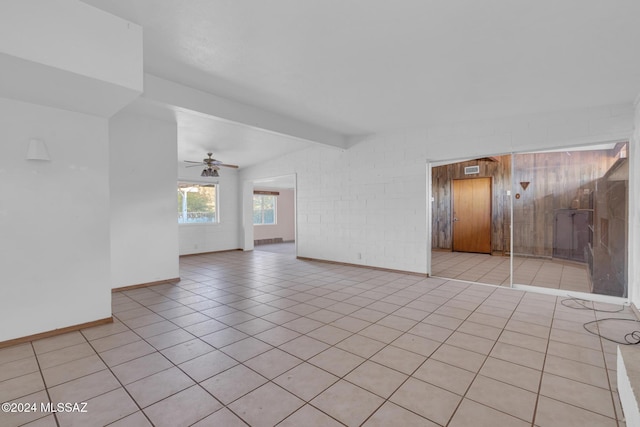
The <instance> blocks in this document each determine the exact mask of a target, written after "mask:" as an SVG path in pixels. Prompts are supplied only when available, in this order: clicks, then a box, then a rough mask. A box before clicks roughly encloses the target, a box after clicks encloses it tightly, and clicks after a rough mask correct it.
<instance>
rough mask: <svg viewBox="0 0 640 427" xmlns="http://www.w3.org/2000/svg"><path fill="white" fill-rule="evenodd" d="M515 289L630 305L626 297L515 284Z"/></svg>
mask: <svg viewBox="0 0 640 427" xmlns="http://www.w3.org/2000/svg"><path fill="white" fill-rule="evenodd" d="M513 289H519V290H521V291H526V292H535V293H538V294H545V295H556V296H562V297H567V298H580V299H584V300H589V301H593V302H603V303H606V304H617V305H629V299H628V298H624V297H614V296H611V295H600V294H592V293H589V292H578V291H570V290H567V289H554V288H545V287H542V286H533V285H519V284H516V283H514V284H513Z"/></svg>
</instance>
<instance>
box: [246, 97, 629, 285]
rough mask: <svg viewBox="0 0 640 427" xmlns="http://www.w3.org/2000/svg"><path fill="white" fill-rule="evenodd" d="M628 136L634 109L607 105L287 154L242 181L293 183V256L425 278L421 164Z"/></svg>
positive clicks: (392, 134)
mask: <svg viewBox="0 0 640 427" xmlns="http://www.w3.org/2000/svg"><path fill="white" fill-rule="evenodd" d="M632 127H633V107H632V106H631V105H613V106H603V107H600V108H588V109H582V110H577V111H566V112H555V113H545V114H538V115H531V116H526V117H515V118H506V119H501V120H491V121H489V120H485V121H477V122H465V123H455V124H449V125H443V126H439V127H432V128H422V129H409V130H402V131H397V132H390V133H387V134H380V135H374V136H370V137H368V138H365V139H364V140H363V141H362V142H360V143H357V144H356V145H354V146H353V147H351V148H350V149H348V150H338V149H332V148H326V147H320V146H319V147H314V148H310V149H308V150H304V151H301V152H296V153H292V154H290V155H288V156H285V157H283V158H281V159H278V160H276V161H271V162H269V163H265V164H263V165H259V166H255V167H251V168H247V169H245V170H242V171H241V179H242V180H244V181H249V180H257V179H261V178H266V177H270V176H275V175H283V174H291V173H297V176H298V187H297V198H298V201H297V220H298V236H297V237H298V242H297V246H298V255H299V256H304V257H311V258H318V259H325V260H332V261H339V262H347V263H354V264H361V265H369V266H376V267H384V268H391V269H399V270H406V271H414V272H420V273H426V271H427V262H426V259H427V249H428V247H429V244H428V242H429V241H428V239H427V184H426V182H427V177H426V164H427V162H428V161H439V160H449V159H459V158H468V157H471V156H476V155H487V154H500V153H509V152H512V151H525V150H534V149H541V148H547V147H555V146H564V145H567V146H570V145H580V144H587V143H595V142H602V141H611V140H618V139H624V138H629V137H630V135H631V132H632ZM631 150H635V146H633V144H632V148H631ZM636 180H637V178H636ZM632 191H633V188H632ZM245 221H246V219H245ZM634 239H635V240H636V241H637V237H632V241H633V240H634Z"/></svg>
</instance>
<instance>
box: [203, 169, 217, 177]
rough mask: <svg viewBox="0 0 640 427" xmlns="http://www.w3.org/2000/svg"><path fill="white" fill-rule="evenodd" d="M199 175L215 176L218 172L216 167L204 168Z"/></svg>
mask: <svg viewBox="0 0 640 427" xmlns="http://www.w3.org/2000/svg"><path fill="white" fill-rule="evenodd" d="M200 176H212V177H214V178H217V177H219V176H220V174H219V173H218V168H204V169H203V170H202V173H201V174H200Z"/></svg>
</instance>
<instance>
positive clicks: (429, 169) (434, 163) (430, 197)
mask: <svg viewBox="0 0 640 427" xmlns="http://www.w3.org/2000/svg"><path fill="white" fill-rule="evenodd" d="M620 142H628V143H629V144H630V141H628V139H621V140H614V141H600V142H597V143H591V144H577V145H571V146H562V147H553V148H546V149H544V148H541V149H539V150H522V151H511V152H509V153H502V154H498V155H500V156H506V155H509V156H511V168H512V169H511V171H510V175H511V185H510V188H509V189H508V190H507V196H509V212H510V219H509V234H510V236H509V288H511V289H517V290H522V291H529V292H536V293H542V294H548V295H556V296H564V297H577V298H582V299H586V300H590V301H595V302H603V303H609V304H617V305H621V304H623V305H629V304H630V298H629V293H630V292H629V283H628V282H627V284H626V286H627V292H626V294H627V295H626V296H625V297H616V296H610V295H600V294H595V293H585V292H579V291H570V290H561V289H553V288H545V287H541V286H534V285H525V284H518V283H516V282H515V280H514V262H513V261H514V251H513V221H514V191H515V190H514V189H515V174H514V173H513V168H514V166H515V161H514V159H515V156H516V155H521V154H535V153H542V152H550V151H571V149H575V148H582V147H589V146H594V147H595V146H598V145H603V144H614V143H620ZM630 149H631V148H630ZM488 156H496V154H487V155H480V156H473V157H471V158H468V157H467V158H458V159H448V160H429V159H428V160H427V162H426V186H427V199H426V210H427V212H426V213H427V215H426V225H427V233H426V237H427V244H428V245H429V246H428V250H427V251H426V270H427V275H428V276H429V277H437V278H440V279H447V280H456V279H451V278H446V277H439V276H433V275H432V260H433V258H432V250H433V248H432V242H433V232H434V230H433V203H434V201H435V197H434V194H433V179H432V173H433V168H434V167H438V166H444V165H448V164H452V163H459V162H464V161H468V160H471V159H474V158H479V157H488ZM628 191H630V190H628ZM628 198H629V195H627V200H628ZM628 209H629V206H628V205H627V215H628V218H629V212H628ZM626 243H627V251H628V249H629V248H628V247H629V238H628V236H627V242H626ZM627 263H629V260H627ZM627 268H628V266H627ZM473 283H476V282H473ZM478 284H481V285H485V286H495V287H499V285H491V284H484V283H478Z"/></svg>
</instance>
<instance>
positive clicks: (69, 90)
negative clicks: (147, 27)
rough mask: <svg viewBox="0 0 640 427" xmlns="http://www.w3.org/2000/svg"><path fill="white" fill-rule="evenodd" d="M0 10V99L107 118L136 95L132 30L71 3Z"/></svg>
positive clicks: (14, 0)
mask: <svg viewBox="0 0 640 427" xmlns="http://www.w3.org/2000/svg"><path fill="white" fill-rule="evenodd" d="M0 7H1V10H2V11H1V12H0V69H1V70H2V78H1V79H0V96H3V97H6V98H11V99H18V100H22V101H27V102H31V103H34V104H40V105H48V106H50V107H54V108H61V109H64V110H70V111H77V112H82V113H88V114H92V115H97V116H102V117H110V116H112V115H113V114H115V113H116V112H117V111H119V110H120V109H122V108H123V107H124V106H125V105H127V104H129V103H130V102H131V101H133V100H134V99H135V98H137V97H138V96H139V95H140V93H142V90H143V81H142V79H143V68H142V27H140V26H139V25H136V24H133V23H131V22H127V21H125V20H124V19H122V18H119V17H117V16H114V15H111V14H109V13H106V12H104V11H102V10H100V9H96V8H94V7H92V6H89V5H87V4H85V3H82V2H80V1H77V0H49V1H41V0H4V1H3V2H2V3H1V6H0Z"/></svg>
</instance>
